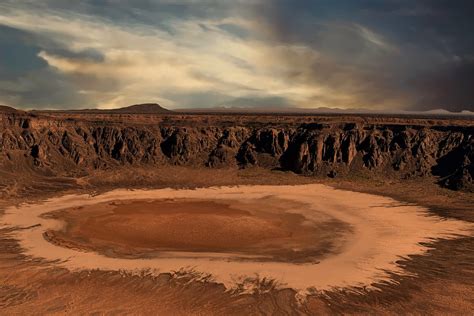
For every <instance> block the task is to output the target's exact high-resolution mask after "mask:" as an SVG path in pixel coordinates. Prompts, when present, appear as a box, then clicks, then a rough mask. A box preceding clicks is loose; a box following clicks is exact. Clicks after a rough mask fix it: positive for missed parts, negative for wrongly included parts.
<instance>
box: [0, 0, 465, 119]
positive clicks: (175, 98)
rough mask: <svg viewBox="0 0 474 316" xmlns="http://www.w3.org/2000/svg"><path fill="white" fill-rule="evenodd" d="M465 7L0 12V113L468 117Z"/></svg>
mask: <svg viewBox="0 0 474 316" xmlns="http://www.w3.org/2000/svg"><path fill="white" fill-rule="evenodd" d="M473 15H474V1H472V0H455V1H454V0H386V1H383V0H274V1H271V0H228V1H226V0H221V1H210V0H202V1H199V0H187V1H186V0H183V1H174V0H156V1H153V0H133V1H132V0H95V1H93V0H84V1H63V0H31V1H30V0H24V1H22V0H2V1H1V2H0V104H5V105H10V106H14V107H17V108H22V109H32V108H35V109H71V108H76V109H78V108H103V109H107V108H117V107H122V106H127V105H131V104H137V103H147V102H156V103H159V104H161V105H162V106H164V107H166V108H169V109H177V108H204V107H206V108H207V107H265V108H266V107H285V108H286V107H297V108H317V107H330V108H343V109H352V108H354V109H355V108H364V109H373V110H391V111H393V110H430V109H439V108H443V109H447V110H450V111H462V110H470V111H474V36H473V34H472V33H473V32H474V18H473Z"/></svg>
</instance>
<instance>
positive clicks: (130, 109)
mask: <svg viewBox="0 0 474 316" xmlns="http://www.w3.org/2000/svg"><path fill="white" fill-rule="evenodd" d="M107 111H108V112H114V113H127V114H164V113H171V112H172V111H170V110H168V109H165V108H164V107H162V106H161V105H159V104H158V103H143V104H135V105H130V106H127V107H123V108H119V109H113V110H107Z"/></svg>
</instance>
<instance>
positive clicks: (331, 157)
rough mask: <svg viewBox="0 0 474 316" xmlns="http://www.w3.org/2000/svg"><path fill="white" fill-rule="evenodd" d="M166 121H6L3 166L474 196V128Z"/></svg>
mask: <svg viewBox="0 0 474 316" xmlns="http://www.w3.org/2000/svg"><path fill="white" fill-rule="evenodd" d="M165 122H166V120H162V119H160V120H158V121H157V122H156V123H149V122H148V123H146V124H141V123H138V122H129V123H127V122H117V120H114V121H113V122H112V121H107V120H100V121H94V120H91V119H88V120H78V119H67V118H47V117H35V116H31V115H24V114H22V115H15V114H4V115H2V116H1V117H0V166H1V168H2V169H3V170H4V171H9V172H16V173H17V174H18V175H19V176H21V174H22V172H25V171H28V172H35V173H41V174H43V175H54V176H58V175H60V176H78V175H84V174H88V173H90V172H92V171H93V170H96V169H106V170H113V169H114V168H115V167H117V166H121V165H134V166H143V167H150V168H152V167H153V168H155V167H156V168H163V167H165V166H166V165H169V164H173V165H188V166H193V167H203V168H223V167H232V168H244V167H248V166H252V165H258V166H261V167H264V168H279V169H283V170H289V171H293V172H296V173H301V174H312V175H318V176H330V177H340V176H342V177H344V176H351V175H355V174H364V175H366V176H370V175H377V176H382V177H400V178H408V177H420V176H421V177H422V176H433V175H434V176H437V177H438V179H439V183H440V184H441V185H444V186H446V187H449V188H451V189H456V190H458V189H463V190H468V191H473V177H474V137H473V134H474V128H473V127H472V126H461V125H440V124H423V125H417V124H381V123H376V124H374V123H367V122H351V123H341V122H326V123H308V124H300V123H297V124H291V123H287V124H284V126H276V127H275V126H273V125H272V124H266V123H259V124H249V123H246V124H244V125H240V124H238V123H236V125H235V126H229V124H221V123H219V122H218V121H215V120H211V122H209V120H198V122H197V123H196V122H192V123H189V124H187V125H188V126H182V125H183V124H172V123H171V124H170V123H165ZM227 123H228V122H227ZM178 125H179V126H178Z"/></svg>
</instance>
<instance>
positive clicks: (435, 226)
mask: <svg viewBox="0 0 474 316" xmlns="http://www.w3.org/2000/svg"><path fill="white" fill-rule="evenodd" d="M272 197H277V199H274V198H272ZM160 199H194V200H200V199H201V200H207V201H209V200H214V201H238V203H239V205H245V204H248V205H249V206H251V205H252V204H254V203H255V201H257V200H259V201H262V199H264V200H265V199H266V200H265V201H268V203H267V205H268V207H269V208H271V207H272V205H274V206H275V209H277V210H278V209H279V208H280V210H278V211H279V212H287V213H296V214H301V215H303V216H304V217H305V218H306V219H307V223H306V224H307V225H311V224H312V223H317V222H321V221H322V220H327V219H334V220H337V221H340V222H343V223H346V224H348V225H350V227H351V230H350V234H346V235H344V242H343V244H342V245H341V246H340V247H339V248H338V251H337V252H334V253H331V254H330V255H327V256H324V257H322V258H321V260H319V261H318V262H309V263H303V264H302V263H292V262H281V261H278V262H277V261H274V262H272V261H265V262H262V261H252V260H251V258H252V256H248V258H247V259H248V260H241V259H242V256H241V255H236V254H235V253H232V251H229V250H226V252H223V253H205V252H196V253H194V252H173V251H171V252H163V255H162V256H157V257H154V258H147V259H124V258H112V257H107V256H104V255H101V254H99V253H96V252H83V251H77V250H74V249H69V248H64V247H60V246H57V245H54V244H52V243H50V242H48V241H46V240H45V239H44V238H43V233H44V232H46V231H48V230H62V229H64V224H65V223H64V222H62V221H60V220H57V219H53V218H46V217H41V215H42V214H45V213H49V212H53V211H57V210H62V209H73V208H78V207H81V206H90V205H95V204H98V203H104V202H112V201H125V200H160ZM285 201H286V202H285ZM272 203H273V204H272ZM285 203H286V204H285ZM302 205H304V207H303V206H302ZM282 206H284V210H281V208H282ZM241 207H242V206H241ZM77 212H80V208H79V209H78V210H77ZM0 224H2V225H4V226H9V227H23V228H26V227H29V228H28V229H22V230H17V231H15V232H14V237H16V238H17V239H18V240H19V243H20V245H21V247H22V248H23V249H24V251H25V253H26V254H27V255H30V256H33V257H41V258H45V259H47V260H51V261H54V262H55V264H57V265H60V266H62V267H65V268H68V269H70V270H81V269H103V270H127V271H132V272H133V271H141V270H144V269H146V270H151V271H154V273H165V272H171V271H179V270H181V269H183V268H184V269H193V270H194V271H198V272H201V273H203V274H210V275H212V278H213V280H214V281H216V282H219V283H223V284H224V285H225V286H226V287H227V288H229V289H231V288H233V287H235V286H236V285H237V284H239V283H241V282H242V281H243V280H245V279H247V278H252V277H256V276H258V278H260V279H262V278H267V279H271V280H276V281H277V282H278V283H279V284H281V285H282V286H285V287H290V288H293V289H296V290H298V291H301V292H304V291H305V290H307V289H309V288H315V289H316V290H319V291H321V290H331V289H334V288H342V287H370V285H371V284H372V283H374V282H378V281H384V280H385V281H389V280H390V273H401V274H403V273H404V271H403V269H402V268H401V267H400V266H398V265H397V264H396V261H397V260H399V259H400V258H405V257H408V256H410V255H416V254H423V253H424V252H425V251H426V250H427V249H428V248H427V246H425V243H430V242H432V241H434V240H436V239H452V238H458V237H459V236H467V235H472V232H473V224H471V223H467V222H463V221H459V220H453V219H443V218H440V217H438V216H433V215H431V214H429V213H428V210H426V209H425V208H422V207H419V206H415V205H406V204H403V203H400V202H398V201H395V200H393V199H391V198H387V197H383V196H376V195H370V194H364V193H357V192H352V191H343V190H337V189H334V188H331V187H328V186H325V185H321V184H311V185H296V186H235V187H211V188H200V189H195V190H187V189H186V190H184V189H183V190H174V189H159V190H136V191H129V190H115V191H111V192H108V193H105V194H101V195H97V196H89V195H67V196H63V197H59V198H54V199H50V200H48V201H46V202H44V203H40V204H24V205H20V206H17V207H10V208H8V209H7V210H6V211H5V215H4V216H3V217H2V218H1V220H0ZM38 224H39V225H38ZM239 256H240V257H239Z"/></svg>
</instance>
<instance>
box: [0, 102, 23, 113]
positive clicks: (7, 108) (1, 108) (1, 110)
mask: <svg viewBox="0 0 474 316" xmlns="http://www.w3.org/2000/svg"><path fill="white" fill-rule="evenodd" d="M18 112H22V111H19V110H17V109H15V108H13V107H11V106H8V105H1V104H0V113H18Z"/></svg>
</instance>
